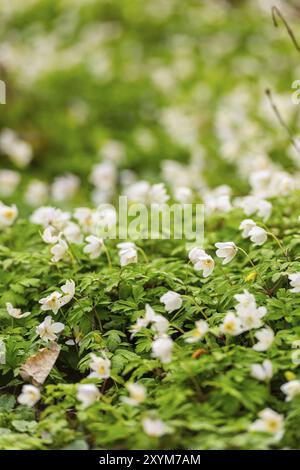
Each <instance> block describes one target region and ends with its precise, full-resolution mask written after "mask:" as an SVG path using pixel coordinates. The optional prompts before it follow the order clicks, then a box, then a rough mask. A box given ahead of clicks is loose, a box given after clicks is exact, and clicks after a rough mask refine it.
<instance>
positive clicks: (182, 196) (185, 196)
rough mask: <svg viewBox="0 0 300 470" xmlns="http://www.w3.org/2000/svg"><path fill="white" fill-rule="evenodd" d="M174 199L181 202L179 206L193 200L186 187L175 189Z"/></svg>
mask: <svg viewBox="0 0 300 470" xmlns="http://www.w3.org/2000/svg"><path fill="white" fill-rule="evenodd" d="M174 198H175V199H176V200H177V201H179V202H181V204H188V203H190V202H191V201H192V199H193V192H192V190H191V189H190V188H187V187H186V186H180V187H179V188H175V191H174Z"/></svg>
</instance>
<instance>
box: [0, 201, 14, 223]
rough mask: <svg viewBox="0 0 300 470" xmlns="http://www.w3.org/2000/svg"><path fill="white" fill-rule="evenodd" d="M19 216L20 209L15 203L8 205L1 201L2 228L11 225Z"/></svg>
mask: <svg viewBox="0 0 300 470" xmlns="http://www.w3.org/2000/svg"><path fill="white" fill-rule="evenodd" d="M17 217H18V209H17V206H15V205H14V204H13V205H12V206H6V205H5V204H3V203H2V202H1V201H0V230H1V229H4V228H5V227H10V226H11V225H13V223H14V222H15V220H16V218H17Z"/></svg>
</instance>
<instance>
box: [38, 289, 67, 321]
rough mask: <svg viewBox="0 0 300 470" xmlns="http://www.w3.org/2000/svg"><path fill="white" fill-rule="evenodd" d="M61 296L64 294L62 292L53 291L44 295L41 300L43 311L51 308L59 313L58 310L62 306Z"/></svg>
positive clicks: (55, 312)
mask: <svg viewBox="0 0 300 470" xmlns="http://www.w3.org/2000/svg"><path fill="white" fill-rule="evenodd" d="M61 296H62V294H61V293H60V292H57V291H55V292H52V294H50V295H48V296H47V297H44V298H43V299H41V300H40V301H39V303H40V304H41V305H42V306H41V310H43V311H48V310H51V311H52V312H53V313H54V315H56V314H57V312H58V310H59V309H60V307H61Z"/></svg>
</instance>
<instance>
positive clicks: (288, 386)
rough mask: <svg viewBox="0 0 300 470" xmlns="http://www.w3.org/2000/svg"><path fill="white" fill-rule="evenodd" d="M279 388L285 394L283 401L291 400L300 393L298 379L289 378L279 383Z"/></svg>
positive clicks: (299, 381)
mask: <svg viewBox="0 0 300 470" xmlns="http://www.w3.org/2000/svg"><path fill="white" fill-rule="evenodd" d="M280 390H281V391H282V392H283V393H284V394H285V395H286V399H285V401H291V400H292V399H293V398H294V397H295V396H296V395H299V394H300V380H291V381H290V382H287V383H285V384H283V385H281V387H280Z"/></svg>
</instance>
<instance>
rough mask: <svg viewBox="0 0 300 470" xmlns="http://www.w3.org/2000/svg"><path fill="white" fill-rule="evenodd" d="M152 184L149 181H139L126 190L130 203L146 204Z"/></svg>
mask: <svg viewBox="0 0 300 470" xmlns="http://www.w3.org/2000/svg"><path fill="white" fill-rule="evenodd" d="M149 190H150V184H149V183H148V182H147V181H137V182H135V183H133V184H131V185H129V186H128V187H127V188H126V191H125V195H126V196H127V197H128V200H129V202H140V203H142V204H146V203H147V200H148V194H149Z"/></svg>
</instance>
